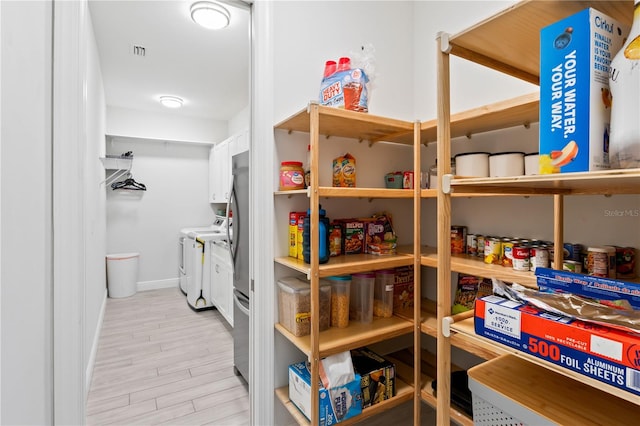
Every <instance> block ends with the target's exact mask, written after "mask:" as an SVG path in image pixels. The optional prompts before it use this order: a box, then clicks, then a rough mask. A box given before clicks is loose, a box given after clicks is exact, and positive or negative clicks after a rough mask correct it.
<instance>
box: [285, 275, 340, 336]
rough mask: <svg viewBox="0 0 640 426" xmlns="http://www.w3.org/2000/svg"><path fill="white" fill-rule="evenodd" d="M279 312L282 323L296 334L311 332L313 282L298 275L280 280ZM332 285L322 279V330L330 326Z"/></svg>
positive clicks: (304, 334)
mask: <svg viewBox="0 0 640 426" xmlns="http://www.w3.org/2000/svg"><path fill="white" fill-rule="evenodd" d="M278 288H279V291H278V314H279V318H280V324H282V326H283V327H284V328H286V329H287V330H289V331H290V332H291V333H293V335H294V336H306V335H307V334H309V333H310V332H311V284H310V283H309V281H307V280H306V279H303V278H298V277H288V278H282V279H280V280H278ZM330 314H331V285H330V284H329V283H327V282H326V281H320V331H323V330H326V329H328V328H329V316H330Z"/></svg>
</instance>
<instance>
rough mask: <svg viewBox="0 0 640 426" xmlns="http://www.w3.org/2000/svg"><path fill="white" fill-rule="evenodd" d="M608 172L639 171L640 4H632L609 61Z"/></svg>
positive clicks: (637, 1)
mask: <svg viewBox="0 0 640 426" xmlns="http://www.w3.org/2000/svg"><path fill="white" fill-rule="evenodd" d="M609 90H610V92H611V131H610V134H609V160H610V163H611V168H614V169H627V168H635V167H640V120H638V117H639V116H640V0H635V1H634V10H633V25H632V26H631V31H630V32H629V36H628V37H627V41H626V42H625V44H624V45H623V46H622V49H620V51H619V52H618V53H617V54H616V55H615V57H614V58H613V60H612V61H611V68H610V70H609Z"/></svg>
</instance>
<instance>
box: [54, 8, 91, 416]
mask: <svg viewBox="0 0 640 426" xmlns="http://www.w3.org/2000/svg"><path fill="white" fill-rule="evenodd" d="M53 17H54V21H53V147H52V150H53V171H52V175H53V176H52V193H53V390H54V392H53V407H54V408H53V410H54V412H53V421H54V424H61V425H62V424H69V425H70V424H76V425H78V424H84V423H85V395H86V392H85V379H84V375H85V365H86V360H85V359H84V355H83V348H84V334H85V333H84V323H85V318H84V282H85V276H84V269H85V268H84V263H85V246H84V233H85V230H84V207H83V203H84V196H83V188H84V157H85V156H84V152H85V144H86V143H87V142H88V141H87V140H86V134H85V121H86V118H85V114H86V112H85V111H86V49H85V44H86V37H85V31H86V29H85V25H86V19H87V3H86V0H82V1H63V0H54V2H53Z"/></svg>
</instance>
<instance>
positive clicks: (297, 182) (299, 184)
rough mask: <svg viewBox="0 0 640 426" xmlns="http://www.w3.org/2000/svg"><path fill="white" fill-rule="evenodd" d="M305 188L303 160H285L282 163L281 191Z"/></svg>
mask: <svg viewBox="0 0 640 426" xmlns="http://www.w3.org/2000/svg"><path fill="white" fill-rule="evenodd" d="M294 189H304V169H303V168H302V162H301V161H283V162H282V163H281V164H280V191H291V190H294Z"/></svg>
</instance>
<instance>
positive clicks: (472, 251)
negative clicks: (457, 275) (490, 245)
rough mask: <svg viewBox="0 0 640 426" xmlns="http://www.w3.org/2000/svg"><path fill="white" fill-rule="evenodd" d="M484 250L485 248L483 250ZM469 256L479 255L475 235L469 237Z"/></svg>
mask: <svg viewBox="0 0 640 426" xmlns="http://www.w3.org/2000/svg"><path fill="white" fill-rule="evenodd" d="M483 250H484V248H483ZM467 254H468V255H469V256H477V255H478V240H477V239H476V235H475V234H468V235H467Z"/></svg>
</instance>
